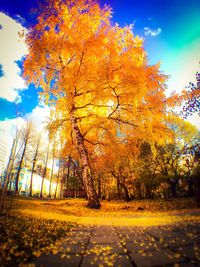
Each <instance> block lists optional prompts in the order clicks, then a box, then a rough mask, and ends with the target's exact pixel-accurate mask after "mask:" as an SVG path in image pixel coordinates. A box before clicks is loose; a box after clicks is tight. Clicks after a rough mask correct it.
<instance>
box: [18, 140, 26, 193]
mask: <svg viewBox="0 0 200 267" xmlns="http://www.w3.org/2000/svg"><path fill="white" fill-rule="evenodd" d="M26 146H27V141H26V142H25V144H24V149H23V152H22V156H21V160H20V163H19V167H18V170H17V175H16V180H15V192H18V190H19V188H18V186H19V176H20V171H21V167H22V162H23V159H24V155H25V152H26Z"/></svg>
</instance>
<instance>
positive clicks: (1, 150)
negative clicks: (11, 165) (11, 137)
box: [0, 139, 9, 177]
mask: <svg viewBox="0 0 200 267" xmlns="http://www.w3.org/2000/svg"><path fill="white" fill-rule="evenodd" d="M8 159H9V149H8V146H7V144H6V143H5V142H4V141H3V140H2V139H0V176H1V177H2V176H3V172H4V171H5V169H6V167H7V164H8Z"/></svg>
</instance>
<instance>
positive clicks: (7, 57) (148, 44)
mask: <svg viewBox="0 0 200 267" xmlns="http://www.w3.org/2000/svg"><path fill="white" fill-rule="evenodd" d="M37 2H38V0H37V1H36V0H32V1H26V0H25V1H22V0H1V2H0V12H1V13H0V25H1V26H0V38H2V40H4V42H3V49H0V121H5V120H6V121H8V120H12V119H14V118H15V117H16V116H17V114H19V113H20V112H23V113H29V114H31V113H34V112H35V111H37V112H35V113H36V114H37V115H39V113H41V111H42V108H43V107H42V106H41V105H40V103H39V98H38V95H37V92H38V91H37V90H36V89H35V88H34V86H33V85H31V86H29V87H28V88H26V85H25V84H24V82H23V80H22V78H20V74H21V66H22V61H21V60H22V58H23V56H24V55H25V53H26V52H27V51H26V48H25V47H24V44H23V43H20V44H19V42H18V36H17V33H16V32H14V31H17V30H19V29H22V28H23V27H24V28H28V27H30V26H31V25H34V23H35V22H36V17H35V12H34V9H35V8H36V7H37ZM100 3H101V5H103V4H105V3H106V4H109V5H110V6H111V7H112V8H113V18H112V20H113V22H118V23H119V24H120V26H124V25H129V24H134V30H133V31H134V32H135V34H136V35H139V36H141V37H143V38H144V45H145V49H146V50H147V52H148V57H149V62H150V64H155V63H157V62H158V61H159V62H160V63H161V70H162V71H163V72H165V74H168V75H170V79H169V81H168V86H169V92H171V91H172V90H177V91H180V90H181V89H183V88H184V87H185V86H186V85H188V83H189V81H194V80H195V72H196V71H199V70H200V65H199V62H200V23H199V18H200V1H199V0H190V1H188V0H148V1H147V0H143V1H135V0H123V1H122V0H121V1H120V0H101V1H100ZM7 26H9V27H7ZM1 34H2V36H3V37H1ZM14 51H15V52H16V53H14ZM16 89H18V90H17V91H16ZM8 92H9V93H8ZM45 114H46V113H45ZM197 123H198V122H197ZM0 127H1V124H0Z"/></svg>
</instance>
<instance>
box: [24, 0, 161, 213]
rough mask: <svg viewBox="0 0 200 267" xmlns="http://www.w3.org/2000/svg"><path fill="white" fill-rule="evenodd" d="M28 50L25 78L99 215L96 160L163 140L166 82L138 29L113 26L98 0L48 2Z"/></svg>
mask: <svg viewBox="0 0 200 267" xmlns="http://www.w3.org/2000/svg"><path fill="white" fill-rule="evenodd" d="M26 42H27V44H28V47H29V54H28V56H27V57H26V60H25V62H24V77H25V78H26V80H27V82H28V83H34V84H36V85H37V86H38V87H41V88H42V89H43V95H42V97H43V99H45V101H46V103H47V104H48V105H49V106H51V107H52V114H51V122H50V128H51V130H52V131H59V132H60V134H61V138H62V139H63V140H64V141H65V142H64V143H65V145H64V146H63V149H64V150H65V151H67V150H68V151H70V153H76V151H77V155H78V157H79V161H80V163H81V166H82V177H83V184H84V188H85V191H86V195H87V199H88V206H89V207H94V208H99V207H100V203H99V200H98V197H97V193H96V191H95V187H94V181H93V174H92V171H91V161H92V159H93V158H94V157H95V156H96V157H98V156H99V157H101V156H102V155H105V154H106V153H107V154H108V153H112V150H113V148H112V149H110V147H111V144H112V145H113V144H114V143H118V144H120V143H121V144H124V143H125V142H126V141H125V140H128V141H127V142H132V143H134V140H136V139H137V140H138V139H142V138H144V137H145V138H146V139H151V140H152V139H153V138H154V139H156V138H157V139H158V138H159V137H161V135H162V134H163V131H165V128H166V127H165V125H164V122H165V114H166V105H165V103H166V99H165V94H164V90H165V83H164V82H165V78H166V77H165V76H164V75H163V74H161V73H160V72H159V66H157V65H154V66H150V65H149V64H148V60H147V55H146V52H145V51H144V48H143V42H142V39H140V38H139V37H138V36H135V35H134V34H133V29H132V27H131V26H127V27H124V28H122V27H120V26H119V25H117V24H115V25H114V24H113V23H112V10H111V9H110V7H107V6H104V7H103V8H102V7H100V5H99V4H98V3H97V2H95V1H92V0H71V1H70V0H65V1H64V0H51V1H48V5H47V6H45V7H43V8H42V9H41V12H40V13H39V16H38V23H37V25H35V26H34V27H33V28H32V29H30V31H29V33H28V35H27V39H26ZM73 151H75V152H73Z"/></svg>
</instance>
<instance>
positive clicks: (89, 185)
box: [70, 109, 100, 209]
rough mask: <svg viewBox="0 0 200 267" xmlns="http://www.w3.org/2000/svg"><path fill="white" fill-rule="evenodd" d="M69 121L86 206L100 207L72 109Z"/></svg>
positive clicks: (85, 151)
mask: <svg viewBox="0 0 200 267" xmlns="http://www.w3.org/2000/svg"><path fill="white" fill-rule="evenodd" d="M70 122H71V125H72V133H73V137H74V139H75V142H76V148H77V150H78V152H79V156H80V161H81V165H82V174H83V184H84V188H85V191H86V194H87V199H88V204H87V206H88V207H90V208H95V209H99V208H100V202H99V199H98V197H97V193H96V191H95V188H94V184H93V179H92V176H91V168H90V164H89V157H88V152H87V149H86V147H85V145H84V139H83V136H82V134H81V132H80V129H79V127H78V125H77V121H76V118H75V116H74V114H73V109H72V111H71V114H70Z"/></svg>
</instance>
